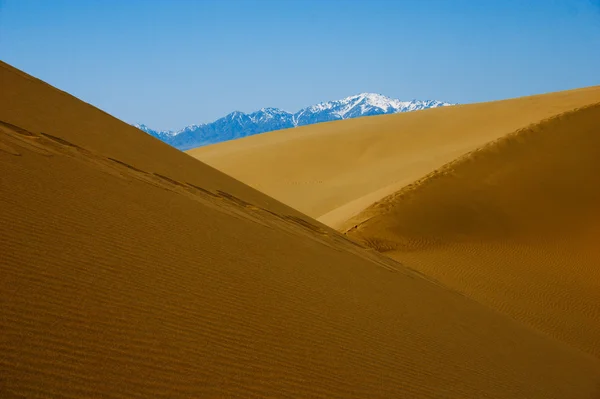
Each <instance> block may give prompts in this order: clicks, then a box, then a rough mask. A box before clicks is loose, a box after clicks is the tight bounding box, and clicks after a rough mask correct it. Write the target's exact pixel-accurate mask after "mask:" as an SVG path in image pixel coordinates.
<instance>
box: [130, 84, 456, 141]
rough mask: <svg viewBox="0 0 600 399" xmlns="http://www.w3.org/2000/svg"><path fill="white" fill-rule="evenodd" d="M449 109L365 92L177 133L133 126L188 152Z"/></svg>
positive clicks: (237, 114) (241, 114) (235, 113)
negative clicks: (307, 128)
mask: <svg viewBox="0 0 600 399" xmlns="http://www.w3.org/2000/svg"><path fill="white" fill-rule="evenodd" d="M448 105H453V104H450V103H447V102H442V101H437V100H426V101H421V100H411V101H400V100H398V99H393V98H390V97H387V96H384V95H382V94H377V93H368V92H363V93H359V94H355V95H353V96H350V97H346V98H343V99H341V100H335V101H327V102H321V103H318V104H315V105H311V106H309V107H306V108H303V109H301V110H300V111H298V112H296V113H294V114H292V113H290V112H286V111H283V110H281V109H279V108H274V107H265V108H261V109H260V110H258V111H255V112H252V113H250V114H246V113H244V112H241V111H233V112H232V113H230V114H228V115H226V116H225V117H223V118H221V119H219V120H217V121H215V122H213V123H208V124H200V125H190V126H187V127H185V128H183V129H180V130H177V131H172V130H169V131H154V130H152V129H150V128H149V127H148V126H146V125H144V124H136V125H134V126H135V127H137V128H138V129H141V130H143V131H144V132H146V133H148V134H151V135H153V136H155V137H157V138H159V139H161V140H163V141H164V142H166V143H167V144H170V145H172V146H174V147H176V148H179V149H180V150H188V149H190V148H194V147H199V146H202V145H208V144H214V143H218V142H221V141H227V140H233V139H236V138H241V137H245V136H250V135H254V134H259V133H264V132H269V131H273V130H279V129H287V128H291V127H296V126H303V125H310V124H314V123H320V122H329V121H334V120H340V119H349V118H358V117H361V116H370V115H381V114H393V113H399V112H409V111H417V110H421V109H427V108H436V107H443V106H448Z"/></svg>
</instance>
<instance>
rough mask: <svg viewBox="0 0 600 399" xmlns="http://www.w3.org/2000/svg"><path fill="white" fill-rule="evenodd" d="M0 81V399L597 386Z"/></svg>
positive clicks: (377, 259)
mask: <svg viewBox="0 0 600 399" xmlns="http://www.w3.org/2000/svg"><path fill="white" fill-rule="evenodd" d="M0 87H1V88H2V89H1V90H0V121H1V123H0V272H1V273H0V276H1V278H0V397H2V398H22V397H27V398H31V397H41V398H47V397H64V398H81V397H101V398H156V397H165V398H174V397H182V398H192V397H193V398H282V397H297V398H367V397H368V398H422V399H425V398H456V399H459V398H461V399H462V398H528V399H531V398H540V399H549V398H556V399H559V398H569V399H578V398H582V399H584V398H585V399H589V398H590V397H593V395H596V396H597V395H598V394H599V393H600V390H599V388H600V361H599V360H598V359H597V358H595V357H593V356H591V355H589V354H587V353H584V352H583V351H580V350H578V349H576V348H573V347H571V346H569V345H567V344H565V343H563V342H561V341H559V340H556V339H554V338H553V337H549V336H547V335H545V334H542V333H539V332H538V331H536V330H534V329H532V328H530V327H528V326H525V325H524V324H521V323H519V322H517V321H514V320H512V319H511V318H509V317H506V316H505V315H502V314H500V313H498V312H496V311H494V310H492V309H490V308H488V307H486V306H484V305H481V304H479V303H477V302H475V301H473V300H471V299H468V298H466V297H465V296H463V295H460V294H459V293H457V292H455V291H452V290H450V289H448V288H446V287H444V286H442V285H440V284H438V283H436V282H434V281H432V280H431V279H430V278H426V277H425V276H423V275H422V274H420V273H418V272H417V271H414V270H412V269H410V268H408V267H406V266H404V265H402V264H400V263H398V262H395V261H393V260H391V259H390V258H387V257H385V256H383V255H381V254H379V253H378V252H376V251H373V250H370V249H368V248H363V247H362V246H360V245H359V244H356V243H354V242H353V241H350V240H348V239H347V238H346V237H344V236H343V235H341V234H339V233H337V232H336V231H334V230H332V229H330V228H328V227H326V226H325V225H322V224H320V223H319V222H317V221H315V220H313V219H311V218H309V217H307V216H304V215H303V214H301V213H299V212H297V211H294V210H293V209H291V208H290V207H288V206H286V205H283V204H282V203H280V202H278V201H276V200H274V199H272V198H270V197H267V196H266V195H264V194H261V193H260V192H258V191H256V190H253V189H252V188H250V187H248V186H245V185H244V184H242V183H240V182H239V181H236V180H234V179H233V178H230V177H228V176H226V175H224V174H223V173H221V172H218V171H217V170H215V169H213V168H211V167H209V166H207V165H205V164H203V163H201V162H198V161H197V160H195V159H193V158H192V157H190V156H187V155H186V154H183V153H181V152H178V151H177V150H175V149H173V148H171V147H169V146H167V145H166V144H164V143H161V142H160V141H159V140H157V139H154V138H152V137H150V136H148V135H146V134H144V133H143V132H141V131H139V130H138V129H136V128H134V127H131V126H128V125H127V124H125V123H123V122H120V121H118V120H116V119H115V118H113V117H111V116H109V115H107V114H105V113H103V112H102V111H99V110H98V109H96V108H94V107H92V106H90V105H88V104H85V103H83V102H81V101H79V100H77V99H76V98H74V97H72V96H70V95H68V94H66V93H64V92H61V91H58V90H56V89H54V88H52V87H51V86H49V85H47V84H45V83H43V82H41V81H39V80H37V79H35V78H33V77H31V76H29V75H26V74H24V73H22V72H20V71H18V70H16V69H14V68H12V67H10V66H8V65H6V64H3V63H2V64H0ZM582 96H584V95H583V94H582ZM565 101H567V100H565ZM569 101H571V102H573V103H576V102H577V101H575V100H569ZM582 102H583V101H582ZM548 112H549V111H548ZM585 112H591V111H585ZM421 115H427V113H425V112H424V113H421ZM585 115H587V114H585ZM418 118H421V117H417V119H418ZM482 118H483V117H482ZM498 118H500V117H498ZM577 118H579V116H577ZM523 119H524V120H525V119H527V118H525V117H524V118H523ZM380 120H381V121H384V120H386V118H373V121H374V122H373V123H379V121H380ZM358 123H359V124H362V123H367V124H368V123H371V122H368V121H367V122H363V121H358ZM456 123H458V122H456ZM461 123H462V122H461ZM332 126H333V125H332ZM339 126H340V127H343V126H348V125H347V124H344V123H340V124H339ZM342 131H343V129H342ZM498 134H499V133H498ZM573 134H578V133H573ZM359 136H360V137H362V139H357V140H356V142H355V145H357V146H359V145H360V141H361V140H364V137H365V136H361V135H359ZM433 136H435V135H434V134H433V133H431V137H430V138H429V139H428V140H433ZM476 136H477V135H476V134H474V133H473V137H476ZM357 137H358V136H357ZM582 137H583V136H582ZM586 137H587V136H586ZM330 140H332V141H331V143H333V142H334V141H333V138H330ZM531 140H534V139H533V138H532V139H531ZM594 143H595V142H594ZM376 147H377V146H376ZM383 147H384V146H381V147H378V148H380V149H381V148H383ZM466 147H468V146H463V147H461V151H462V150H464V149H465V148H466ZM580 147H585V145H582V146H580ZM299 148H301V147H299ZM372 148H374V147H372ZM511 148H517V147H516V146H513V147H511ZM553 148H554V147H553ZM582 150H583V151H584V155H583V156H585V157H587V156H588V155H592V154H593V150H592V149H585V148H582ZM330 151H331V153H332V154H338V153H337V152H336V151H335V150H332V148H331V147H330ZM365 151H366V152H365V153H364V156H365V157H368V154H369V149H368V148H366V149H365ZM565 151H566V153H573V151H574V150H573V149H569V148H566V149H565ZM585 151H587V152H585ZM449 152H452V153H456V152H460V151H459V150H458V149H455V150H449ZM336 157H338V158H343V157H342V155H340V154H338V155H336ZM290 158H291V159H290V160H293V155H290ZM333 158H335V157H333ZM442 158H443V157H442ZM350 159H351V158H350ZM515 159H519V158H518V157H517V156H516V155H515ZM586 159H587V158H586ZM316 161H318V162H324V160H323V159H317V160H316ZM316 161H315V162H307V168H308V169H311V168H314V170H316V169H317V165H318V162H316ZM333 161H335V159H332V160H331V162H333ZM415 162H416V163H418V162H417V161H416V160H415ZM439 162H442V160H441V159H440V160H439ZM544 162H548V161H544ZM325 164H326V162H325ZM285 165H286V164H285V163H281V165H280V166H281V167H282V168H283V167H284V166H285ZM567 166H568V165H564V167H567ZM274 169H277V168H275V167H272V170H274ZM532 173H533V172H532ZM509 175H510V174H509ZM390 176H391V175H390ZM533 176H534V175H533V174H529V175H526V176H525V177H524V179H528V178H532V177H533ZM578 177H581V178H586V177H589V175H585V174H583V175H581V176H578ZM440 181H441V180H440ZM505 181H510V178H509V177H506V178H502V179H501V181H500V182H499V183H498V184H499V185H500V183H502V184H504V182H505ZM292 187H293V185H292ZM373 187H374V188H377V187H376V185H374V186H373ZM570 187H571V188H575V186H570ZM577 187H579V186H577ZM359 191H360V190H359ZM324 192H326V191H324ZM332 192H333V191H332ZM357 192H358V191H357ZM423 195H424V196H425V194H423ZM306 198H310V195H307V196H306ZM564 198H565V200H564V201H565V203H568V204H571V205H574V204H575V200H573V201H571V202H569V201H568V198H567V196H566V195H565V196H564ZM336 201H337V200H335V201H331V204H335V203H337V202H336ZM307 204H308V202H307ZM424 204H425V205H424V206H427V204H428V203H427V202H424ZM561 204H562V203H561ZM311 206H312V205H311ZM317 208H321V209H323V210H326V209H327V207H326V206H325V207H317V206H315V209H317ZM532 208H533V207H532ZM394 209H396V208H394ZM474 209H475V208H474ZM467 212H468V211H467ZM582 212H583V211H582ZM582 214H583V213H582ZM586 214H587V211H586ZM515 215H517V214H515ZM515 217H516V216H515ZM415 218H416V216H415ZM392 219H393V218H390V220H392ZM368 226H369V225H368V222H365V223H362V224H361V227H360V228H359V231H364V232H365V233H366V232H368V231H370V230H367V227H368ZM566 226H568V225H566ZM361 229H362V230H361ZM407 231H409V232H414V230H410V229H409V230H407ZM417 232H418V231H417ZM394 237H395V236H392V237H391V238H390V239H391V240H392V239H395V238H394ZM451 238H452V237H451ZM436 259H437V258H436ZM407 263H408V262H407ZM411 263H412V262H411ZM415 264H416V262H415ZM536 267H537V266H536ZM560 267H562V266H561V265H553V266H551V267H550V268H549V270H551V271H552V272H558V271H559V269H560ZM472 269H473V268H472V267H471V268H470V269H469V270H472ZM588 272H589V273H592V272H591V271H588ZM552 281H554V280H552ZM581 284H582V285H583V284H585V282H584V281H582V282H581ZM459 288H460V287H459ZM532 292H533V291H532ZM548 292H553V291H548ZM563 299H564V298H563ZM587 309H591V308H589V307H588V308H587ZM588 316H589V317H591V316H592V314H590V315H588ZM586 328H587V326H586Z"/></svg>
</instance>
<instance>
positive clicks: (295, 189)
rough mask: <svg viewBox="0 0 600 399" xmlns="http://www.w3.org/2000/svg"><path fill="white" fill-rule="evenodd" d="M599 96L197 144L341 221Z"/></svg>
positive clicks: (221, 162)
mask: <svg viewBox="0 0 600 399" xmlns="http://www.w3.org/2000/svg"><path fill="white" fill-rule="evenodd" d="M598 101H600V87H591V88H586V89H579V90H572V91H566V92H559V93H551V94H546V95H538V96H531V97H524V98H518V99H511V100H505V101H497V102H491V103H481V104H472V105H461V106H452V107H444V108H437V109H431V110H425V111H417V112H410V113H404V114H397V115H384V116H376V117H367V118H359V119H354V120H347V121H341V122H334V123H323V124H317V125H312V126H305V127H299V128H295V129H288V130H284V131H278V132H271V133H265V134H261V135H256V136H252V137H248V138H244V139H240V140H234V141H230V142H225V143H220V144H216V145H212V146H208V147H202V148H198V149H195V150H191V151H189V152H188V153H189V154H190V155H192V156H194V157H196V158H198V159H200V160H201V161H203V162H207V163H208V164H209V165H212V166H214V167H216V168H217V169H219V170H221V171H223V172H225V173H227V174H229V175H231V176H233V177H235V178H237V179H239V180H241V181H243V182H244V183H247V184H249V185H251V186H253V187H256V188H258V189H259V190H261V191H262V192H264V193H266V194H268V195H271V196H272V197H274V198H276V199H278V200H280V201H282V202H284V203H286V204H288V205H290V206H292V207H294V208H296V209H298V210H300V211H301V212H304V213H306V214H307V215H309V216H312V217H314V218H318V219H319V220H320V221H322V222H324V223H326V224H328V225H330V226H332V227H335V228H339V227H340V226H341V225H342V224H343V222H344V221H346V220H348V219H349V218H350V217H352V216H354V215H356V214H357V213H359V212H360V211H362V210H363V209H365V208H366V207H368V206H369V205H371V204H372V203H374V202H376V201H379V200H380V199H382V198H384V197H385V196H387V195H390V194H392V193H394V192H396V191H398V190H400V189H401V188H402V187H404V186H406V185H408V184H410V183H412V182H413V181H415V180H417V179H420V178H421V177H423V176H424V175H426V174H428V173H430V172H432V171H433V170H435V169H437V168H439V167H441V166H442V165H444V164H446V163H448V162H451V161H453V160H454V159H456V158H457V157H459V156H462V155H464V154H465V153H467V152H469V151H472V150H474V149H476V148H479V147H481V146H482V145H485V144H486V143H488V142H489V141H492V140H495V139H497V138H499V137H502V136H504V135H506V134H509V133H511V132H514V131H515V130H517V129H520V128H523V127H526V126H528V125H529V124H531V123H536V122H539V121H540V120H542V119H544V118H547V117H551V116H553V115H557V114H559V113H562V112H565V111H569V110H572V109H574V108H577V107H580V106H584V105H588V104H590V103H594V102H598Z"/></svg>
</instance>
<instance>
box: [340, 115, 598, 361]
mask: <svg viewBox="0 0 600 399" xmlns="http://www.w3.org/2000/svg"><path fill="white" fill-rule="evenodd" d="M599 122H600V105H592V106H588V107H585V108H581V109H578V110H574V111H572V112H568V113H565V114H562V115H559V116H557V117H554V118H551V119H548V120H546V121H543V122H541V123H539V124H537V125H534V126H531V127H529V128H526V129H523V130H521V131H518V132H516V133H514V134H511V135H509V136H507V137H505V138H502V139H500V140H498V141H496V142H493V143H490V144H488V145H487V146H485V147H483V148H481V149H479V150H477V151H474V152H472V153H470V154H468V155H466V156H465V157H463V158H461V159H458V160H456V161H455V162H452V163H450V164H448V165H446V166H444V167H443V168H441V169H439V170H437V171H435V172H434V173H432V174H430V175H429V176H426V177H425V178H423V179H421V180H419V181H417V182H415V183H414V184H412V185H410V186H408V187H406V188H404V189H403V190H400V191H399V192H398V193H395V194H393V195H391V196H389V197H387V198H385V199H384V200H382V201H380V202H378V203H376V204H374V205H372V206H371V207H369V208H368V209H366V210H365V211H363V212H362V213H361V214H359V215H357V216H356V217H354V218H353V219H351V220H350V221H348V222H347V225H346V228H347V229H348V230H349V232H348V234H349V235H350V236H351V237H355V238H358V239H361V240H362V241H364V243H365V244H366V245H368V246H370V247H372V248H376V249H378V250H380V251H382V252H386V253H388V254H389V255H390V256H392V257H393V258H395V259H400V260H402V261H404V262H406V263H407V264H408V265H411V266H412V267H415V268H417V269H418V270H420V271H422V272H423V273H425V274H427V275H429V276H431V277H433V278H436V279H438V280H440V281H441V282H443V283H444V284H447V285H449V286H450V287H452V288H455V289H458V290H459V291H461V292H463V293H465V294H467V295H468V296H470V297H473V298H475V299H476V300H478V301H480V302H482V303H485V304H487V305H491V306H492V307H494V308H496V309H499V310H501V311H503V312H506V313H508V314H509V315H511V316H513V317H515V318H517V319H519V320H522V321H525V322H527V323H529V324H531V325H533V326H535V327H537V328H539V329H540V330H542V331H545V332H547V333H549V334H551V335H553V336H555V337H558V338H560V339H562V340H564V341H566V342H568V343H570V344H572V345H574V346H577V347H579V348H581V349H583V350H585V351H587V352H589V353H591V354H594V355H595V356H600V323H598V321H599V320H600V268H599V267H598V266H599V265H600V245H598V244H599V242H598V238H599V237H600V184H598V176H599V175H600V123H599ZM355 226H357V227H355Z"/></svg>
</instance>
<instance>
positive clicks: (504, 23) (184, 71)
mask: <svg viewBox="0 0 600 399" xmlns="http://www.w3.org/2000/svg"><path fill="white" fill-rule="evenodd" d="M0 59H2V60H3V61H5V62H8V63H10V64H12V65H14V66H16V67H18V68H20V69H23V70H24V71H26V72H28V73H30V74H32V75H34V76H36V77H39V78H41V79H43V80H45V81H47V82H48V83H50V84H52V85H54V86H57V87H58V88H60V89H62V90H65V91H67V92H69V93H71V94H73V95H75V96H77V97H79V98H81V99H82V100H84V101H86V102H89V103H91V104H93V105H95V106H97V107H99V108H101V109H103V110H105V111H107V112H109V113H111V114H113V115H115V116H117V117H118V118H121V119H123V120H125V121H126V122H130V123H137V122H139V123H145V124H147V125H149V126H151V127H154V128H158V129H177V128H180V127H183V126H185V125H188V124H192V123H202V122H210V121H212V120H214V119H216V118H219V117H221V116H224V115H225V114H227V113H229V112H231V111H233V110H240V111H244V112H249V111H254V110H256V109H259V108H262V107H267V106H272V107H279V108H282V109H285V110H288V111H296V110H298V109H299V108H302V107H304V106H307V105H311V104H313V103H316V102H319V101H325V100H333V99H338V98H342V97H346V96H349V95H352V94H357V93H359V92H377V93H381V94H384V95H387V96H390V97H396V98H400V99H413V98H417V99H438V100H444V101H451V102H460V103H469V102H479V101H488V100H493V99H501V98H507V97H516V96H522V95H527V94H534V93H543V92H549V91H556V90H564V89H570V88H576V87H582V86H590V85H596V84H600V0H527V1H526V0H411V1H403V0H369V1H359V0H262V1H261V0H214V1H213V0H198V1H191V0H189V1H184V0H164V1H163V0H160V1H159V0H71V1H65V0H52V1H47V0H38V1H31V0H0Z"/></svg>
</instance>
